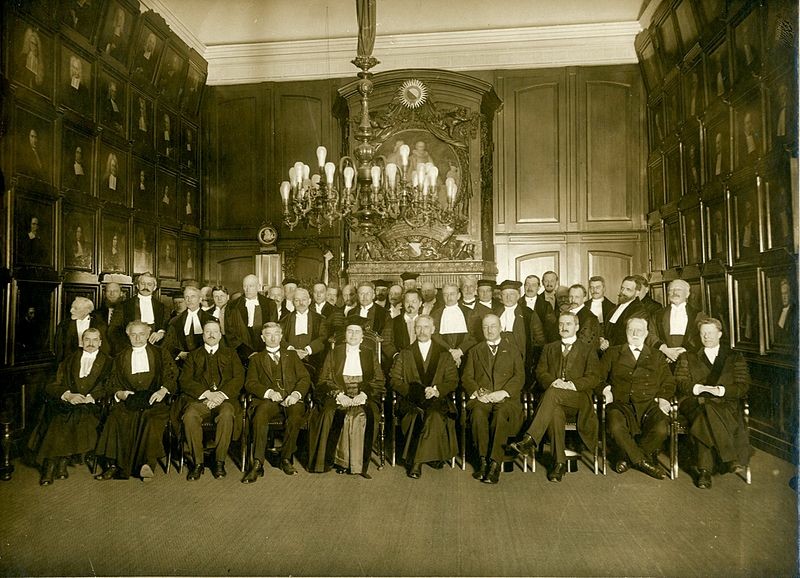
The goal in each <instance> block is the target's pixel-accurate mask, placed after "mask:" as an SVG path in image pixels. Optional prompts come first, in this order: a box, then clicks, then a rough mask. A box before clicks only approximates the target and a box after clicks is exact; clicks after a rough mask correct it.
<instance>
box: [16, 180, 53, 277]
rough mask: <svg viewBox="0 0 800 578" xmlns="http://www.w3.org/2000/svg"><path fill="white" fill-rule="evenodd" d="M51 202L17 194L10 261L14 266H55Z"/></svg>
mask: <svg viewBox="0 0 800 578" xmlns="http://www.w3.org/2000/svg"><path fill="white" fill-rule="evenodd" d="M53 210H54V205H53V201H52V200H49V199H43V198H40V197H35V198H34V197H26V196H23V195H19V196H17V198H16V202H15V206H14V230H15V231H16V238H15V243H14V254H13V261H14V265H16V266H23V267H48V268H52V267H54V266H55V259H54V249H53V248H54V246H55V243H54V241H55V235H54V233H55V228H54V224H55V219H54V216H53Z"/></svg>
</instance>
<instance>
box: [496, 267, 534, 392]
mask: <svg viewBox="0 0 800 578" xmlns="http://www.w3.org/2000/svg"><path fill="white" fill-rule="evenodd" d="M521 286H522V283H520V282H519V281H514V280H511V279H506V280H505V281H503V282H502V283H501V284H500V298H501V300H502V304H501V305H500V307H497V308H496V309H495V310H494V314H495V315H497V317H498V318H499V319H500V327H501V329H502V332H503V335H504V336H506V337H508V339H509V340H510V341H511V342H512V343H513V344H514V347H515V349H516V350H517V351H519V352H520V354H521V355H522V361H523V365H524V367H525V372H526V376H527V378H526V383H531V382H532V381H533V379H532V378H533V368H534V367H536V361H537V360H538V358H539V353H540V352H541V348H542V346H544V344H545V333H544V326H543V325H542V322H541V320H540V319H539V316H538V315H537V314H536V312H535V311H531V310H530V309H528V308H527V307H522V306H520V305H519V290H520V287H521Z"/></svg>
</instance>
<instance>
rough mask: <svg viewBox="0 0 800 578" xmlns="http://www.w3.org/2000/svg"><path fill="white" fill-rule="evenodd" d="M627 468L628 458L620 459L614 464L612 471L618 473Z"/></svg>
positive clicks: (625, 470)
mask: <svg viewBox="0 0 800 578" xmlns="http://www.w3.org/2000/svg"><path fill="white" fill-rule="evenodd" d="M628 469H629V466H628V460H620V461H618V462H617V463H616V464H614V471H615V472H617V473H618V474H624V473H625V472H627V471H628Z"/></svg>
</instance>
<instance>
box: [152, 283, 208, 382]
mask: <svg viewBox="0 0 800 578" xmlns="http://www.w3.org/2000/svg"><path fill="white" fill-rule="evenodd" d="M183 299H184V301H185V302H186V309H185V310H184V311H182V312H181V313H179V314H178V315H176V316H175V317H173V318H172V319H170V320H169V328H168V329H167V338H166V339H165V340H164V345H163V347H164V349H166V350H167V351H169V353H170V355H172V358H173V359H174V360H175V361H177V362H178V364H179V365H178V366H179V367H180V366H181V365H182V364H183V362H184V360H185V359H186V358H187V357H188V356H189V353H191V352H192V351H194V350H195V349H197V348H198V347H200V346H202V345H203V326H204V325H205V324H206V323H208V322H209V321H212V320H213V319H214V318H213V317H212V316H211V314H210V313H208V312H207V311H203V309H202V308H201V307H200V289H198V288H197V287H192V286H191V285H190V286H188V287H185V288H184V289H183Z"/></svg>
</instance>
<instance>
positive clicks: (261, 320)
mask: <svg viewBox="0 0 800 578" xmlns="http://www.w3.org/2000/svg"><path fill="white" fill-rule="evenodd" d="M242 291H243V294H242V296H241V297H239V298H238V299H236V300H235V301H231V302H230V303H228V306H227V307H226V309H225V340H226V341H227V343H228V346H229V347H232V348H234V349H235V350H236V352H237V353H238V354H239V358H240V359H241V360H242V363H243V364H244V365H245V367H246V366H247V360H248V359H249V358H250V357H252V356H253V355H255V354H256V353H258V352H259V351H263V350H264V341H263V340H262V339H261V329H262V327H263V326H264V324H265V323H267V322H268V321H277V320H278V307H277V305H276V304H275V301H273V300H272V299H269V298H267V297H265V296H264V295H261V294H260V293H259V292H258V277H256V276H255V275H247V276H246V277H245V278H244V279H243V280H242Z"/></svg>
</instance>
